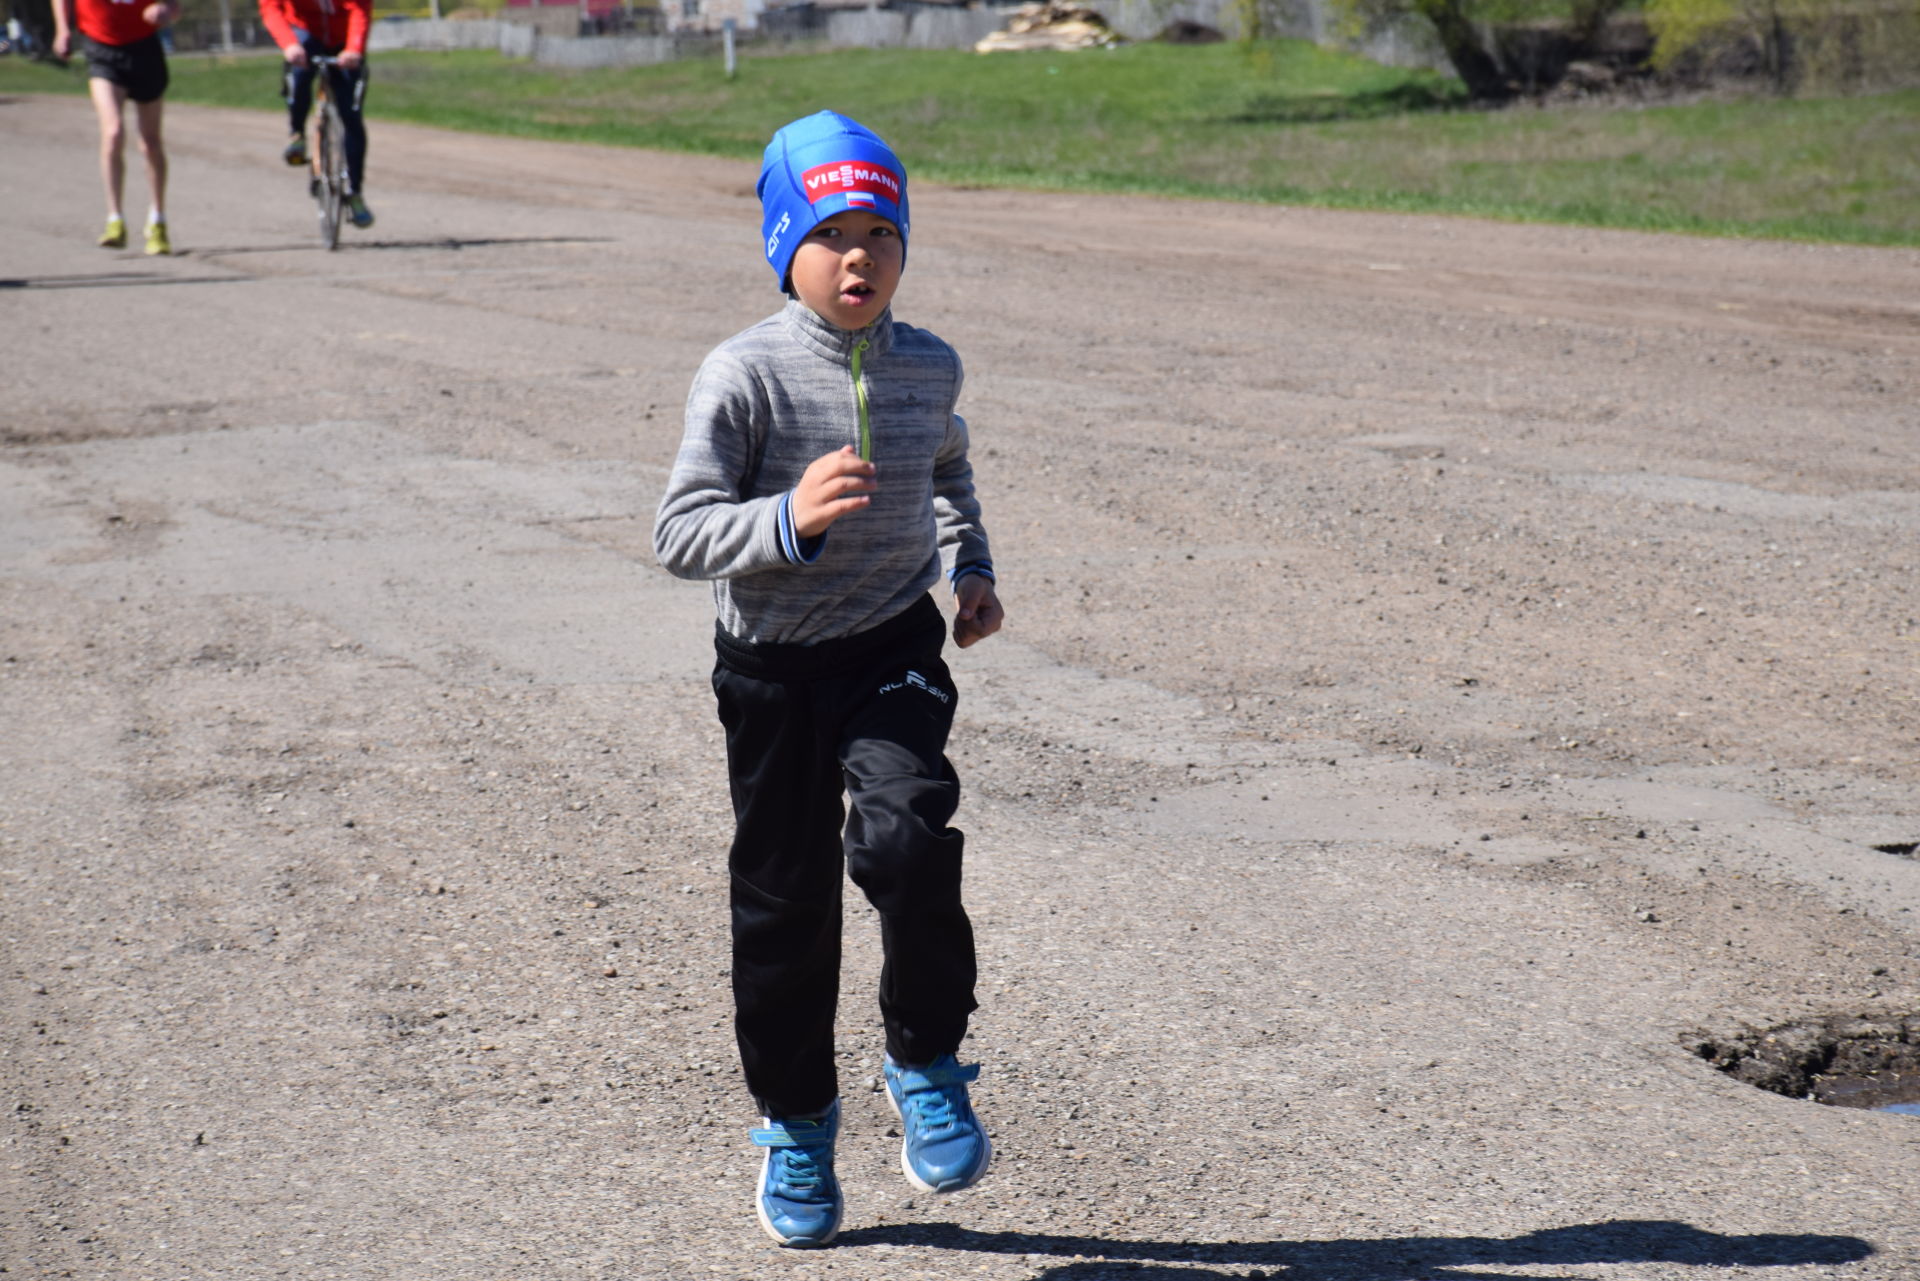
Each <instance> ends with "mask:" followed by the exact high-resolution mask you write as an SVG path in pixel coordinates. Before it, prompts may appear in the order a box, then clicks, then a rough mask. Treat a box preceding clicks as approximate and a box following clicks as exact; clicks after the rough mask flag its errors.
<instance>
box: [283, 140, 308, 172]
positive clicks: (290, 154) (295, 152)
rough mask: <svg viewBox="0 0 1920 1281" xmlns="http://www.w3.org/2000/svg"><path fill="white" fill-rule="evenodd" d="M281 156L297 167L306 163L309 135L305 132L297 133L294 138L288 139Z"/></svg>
mask: <svg viewBox="0 0 1920 1281" xmlns="http://www.w3.org/2000/svg"><path fill="white" fill-rule="evenodd" d="M280 158H281V159H282V160H284V161H286V162H287V163H288V164H290V165H292V166H293V167H294V168H296V169H297V168H299V167H300V166H302V165H304V164H306V163H307V135H305V134H304V133H296V134H294V135H293V137H292V138H290V139H288V140H287V146H286V149H285V150H284V151H282V152H281V153H280Z"/></svg>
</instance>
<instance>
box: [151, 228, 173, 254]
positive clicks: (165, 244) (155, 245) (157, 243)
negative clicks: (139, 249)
mask: <svg viewBox="0 0 1920 1281" xmlns="http://www.w3.org/2000/svg"><path fill="white" fill-rule="evenodd" d="M147 252H148V253H150V254H170V253H172V252H173V242H172V241H171V240H168V239H167V224H166V223H164V222H150V223H148V224H147Z"/></svg>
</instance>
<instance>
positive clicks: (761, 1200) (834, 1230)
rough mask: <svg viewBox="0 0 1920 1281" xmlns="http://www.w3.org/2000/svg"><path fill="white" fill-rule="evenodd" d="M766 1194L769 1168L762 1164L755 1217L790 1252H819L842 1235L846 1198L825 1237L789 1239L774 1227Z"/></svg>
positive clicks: (756, 1194) (755, 1190) (754, 1202)
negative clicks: (841, 1226) (768, 1212)
mask: <svg viewBox="0 0 1920 1281" xmlns="http://www.w3.org/2000/svg"><path fill="white" fill-rule="evenodd" d="M766 1193H767V1167H766V1165H765V1163H762V1165H761V1166H760V1181H759V1182H758V1183H757V1184H755V1185H754V1196H753V1212H754V1217H755V1218H757V1219H759V1220H760V1230H761V1231H762V1232H764V1233H766V1234H767V1235H768V1236H769V1237H772V1238H773V1240H774V1241H775V1242H776V1243H777V1244H779V1245H780V1246H781V1247H782V1248H784V1249H788V1250H818V1249H821V1248H822V1247H824V1246H829V1245H832V1244H833V1239H834V1238H835V1237H837V1236H839V1235H840V1223H841V1221H842V1220H843V1219H845V1218H846V1217H847V1203H846V1200H845V1199H844V1198H842V1200H841V1202H840V1205H839V1207H838V1208H837V1209H836V1210H835V1211H834V1215H833V1227H831V1228H830V1229H828V1231H827V1234H826V1235H825V1236H821V1237H789V1236H782V1235H781V1234H780V1230H779V1229H778V1228H776V1227H774V1226H773V1220H772V1219H769V1218H768V1217H767V1201H766Z"/></svg>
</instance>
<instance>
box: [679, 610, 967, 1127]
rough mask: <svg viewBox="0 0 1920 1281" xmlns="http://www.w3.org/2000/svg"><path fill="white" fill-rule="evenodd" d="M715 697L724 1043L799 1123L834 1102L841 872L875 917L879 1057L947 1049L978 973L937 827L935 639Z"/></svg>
mask: <svg viewBox="0 0 1920 1281" xmlns="http://www.w3.org/2000/svg"><path fill="white" fill-rule="evenodd" d="M713 688H714V693H715V694H716V695H717V696H718V698H719V702H720V722H721V724H722V725H723V726H724V727H725V729H726V738H727V763H728V770H729V774H730V780H731V787H732V792H733V812H734V819H735V828H734V838H733V848H732V851H731V853H730V855H729V860H728V865H729V870H730V871H731V873H732V876H731V880H732V912H733V993H734V1030H735V1033H736V1035H737V1037H738V1038H739V1043H740V1059H741V1065H742V1066H743V1067H744V1068H745V1070H746V1078H747V1088H748V1089H749V1090H751V1091H752V1092H753V1095H754V1098H755V1100H756V1101H757V1102H758V1103H759V1105H760V1108H761V1110H762V1111H764V1112H765V1113H766V1114H767V1115H769V1116H793V1115H799V1114H805V1113H809V1112H812V1111H815V1110H817V1109H819V1108H822V1107H825V1106H826V1105H827V1104H828V1103H829V1102H830V1101H831V1100H832V1099H833V1098H834V1097H835V1096H836V1095H837V1093H838V1090H837V1088H836V1085H835V1075H834V1061H833V1021H834V1008H835V1003H836V1001H837V999H838V996H839V988H840V910H841V901H840V896H841V882H842V876H843V871H842V869H843V867H844V869H845V874H847V875H850V876H851V877H852V878H853V882H854V884H856V885H858V886H859V887H860V888H861V890H862V891H864V892H865V894H866V896H867V900H868V902H870V903H872V904H873V906H874V908H875V910H876V911H878V912H879V914H880V929H881V945H882V948H883V950H884V956H885V963H884V965H883V967H882V969H881V974H880V1013H881V1017H882V1019H883V1020H884V1022H885V1025H886V1034H887V1050H888V1052H889V1053H891V1054H892V1055H893V1056H894V1058H895V1059H897V1060H899V1061H900V1062H903V1063H913V1064H923V1063H927V1062H930V1061H932V1060H933V1059H935V1058H938V1057H939V1056H940V1055H942V1054H948V1053H952V1052H954V1051H955V1050H957V1049H958V1048H959V1045H960V1039H961V1037H962V1036H964V1035H965V1033H966V1028H967V1016H968V1015H969V1014H971V1013H972V1012H973V1010H974V1008H975V1005H974V998H973V986H974V978H975V966H974V952H973V926H972V924H971V923H970V922H969V921H968V920H967V914H966V912H965V911H964V910H963V909H962V907H961V905H960V862H961V849H962V846H963V844H964V840H963V838H962V836H961V834H960V833H959V832H958V831H957V830H955V829H954V828H952V827H949V826H948V825H947V823H948V820H949V819H951V818H952V817H953V812H954V809H955V808H956V807H957V806H958V804H959V801H960V781H959V779H958V777H957V776H956V775H955V774H954V772H953V766H952V765H951V764H949V763H948V761H947V759H946V756H945V751H946V744H947V734H948V732H949V731H950V730H951V729H952V727H953V713H954V703H955V696H954V692H953V681H952V679H951V677H950V675H949V674H948V671H947V665H946V663H945V662H944V661H942V660H941V658H940V656H939V649H938V641H937V639H936V642H935V646H934V648H933V649H932V650H931V651H926V652H923V653H922V654H921V655H920V656H919V657H916V658H913V659H911V660H909V661H901V659H900V655H899V651H897V650H895V651H892V652H891V653H889V654H886V655H884V656H880V657H877V658H875V659H874V660H872V663H871V665H870V666H865V667H862V668H860V669H857V670H855V671H853V672H851V673H845V674H838V675H835V676H832V677H829V678H825V679H810V680H773V679H764V678H759V677H753V676H745V675H742V674H740V673H739V672H737V671H733V670H730V669H729V668H727V667H726V666H725V665H721V666H718V667H716V668H715V669H714V675H713ZM843 792H844V794H845V800H846V804H845V806H844V807H843V802H842V794H843ZM843 860H844V861H843Z"/></svg>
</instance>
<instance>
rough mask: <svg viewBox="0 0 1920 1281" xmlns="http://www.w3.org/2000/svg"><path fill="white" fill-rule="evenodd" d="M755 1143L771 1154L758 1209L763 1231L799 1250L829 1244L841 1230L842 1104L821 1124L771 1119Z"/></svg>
mask: <svg viewBox="0 0 1920 1281" xmlns="http://www.w3.org/2000/svg"><path fill="white" fill-rule="evenodd" d="M765 1121H766V1126H765V1128H764V1129H759V1130H755V1131H754V1132H753V1141H754V1143H755V1144H756V1145H757V1146H759V1147H763V1148H765V1149H767V1159H766V1161H765V1163H763V1164H762V1165H761V1167H760V1191H759V1196H758V1198H757V1199H756V1202H755V1204H756V1205H757V1206H758V1207H759V1211H760V1226H761V1227H762V1228H765V1229H766V1232H767V1235H768V1236H770V1237H772V1238H773V1239H774V1240H775V1241H778V1242H779V1243H780V1244H781V1245H784V1246H791V1247H793V1248H794V1249H796V1250H805V1249H812V1248H815V1247H818V1246H823V1245H826V1244H827V1243H828V1242H830V1241H832V1240H833V1238H834V1236H835V1235H836V1234H837V1233H838V1232H839V1231H840V1212H841V1210H842V1209H843V1208H844V1205H843V1203H842V1201H841V1200H840V1181H839V1180H838V1179H836V1178H834V1177H833V1141H834V1139H835V1137H836V1136H837V1135H838V1134H839V1132H840V1101H839V1100H838V1099H835V1100H834V1103H833V1106H832V1107H830V1108H828V1109H827V1114H826V1115H825V1116H823V1117H821V1118H820V1119H818V1120H815V1121H802V1120H791V1121H783V1120H779V1119H777V1118H774V1117H767V1118H765Z"/></svg>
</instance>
